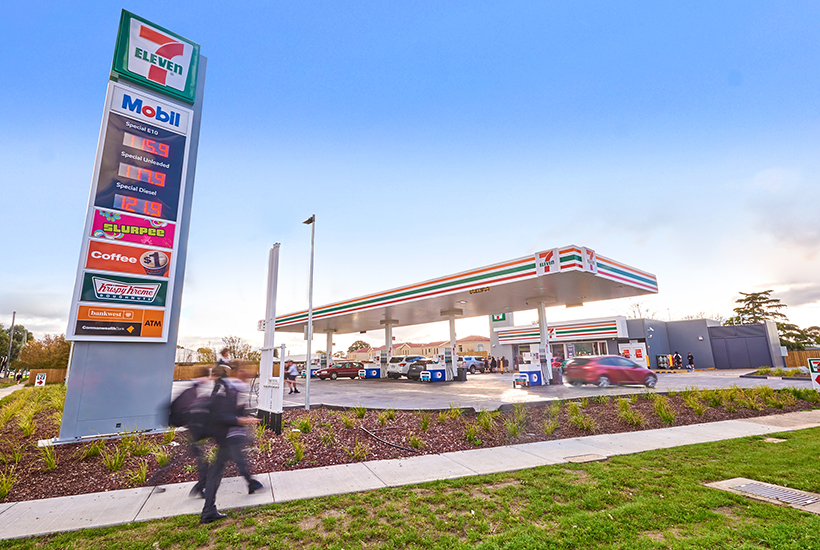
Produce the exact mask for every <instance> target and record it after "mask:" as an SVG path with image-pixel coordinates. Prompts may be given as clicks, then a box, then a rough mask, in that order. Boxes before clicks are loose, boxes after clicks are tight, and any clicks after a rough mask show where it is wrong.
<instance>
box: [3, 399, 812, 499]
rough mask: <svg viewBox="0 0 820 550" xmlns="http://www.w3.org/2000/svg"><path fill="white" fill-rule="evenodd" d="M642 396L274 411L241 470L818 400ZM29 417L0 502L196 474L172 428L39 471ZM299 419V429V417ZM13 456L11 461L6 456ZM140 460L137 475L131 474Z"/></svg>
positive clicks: (774, 409) (52, 429) (6, 468)
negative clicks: (511, 406)
mask: <svg viewBox="0 0 820 550" xmlns="http://www.w3.org/2000/svg"><path fill="white" fill-rule="evenodd" d="M737 391H738V392H740V394H743V391H746V392H749V390H739V389H738V390H737ZM652 395H653V394H651V393H643V394H639V395H636V396H634V397H633V398H632V400H631V402H630V404H629V409H630V410H631V411H632V414H633V418H635V416H634V415H638V414H639V415H641V416H642V417H643V423H641V424H640V425H635V424H631V423H629V422H627V421H626V420H624V418H623V416H622V414H621V412H620V411H621V410H622V408H623V406H624V404H623V403H621V406H620V407H619V406H618V405H619V404H618V401H617V400H616V399H612V398H604V397H599V398H595V399H585V400H579V399H576V400H573V401H572V403H575V405H571V404H570V402H563V403H561V405H560V408H559V407H556V406H555V405H554V404H553V405H552V406H550V405H537V406H527V407H524V406H519V407H517V408H516V409H515V410H513V411H509V412H499V411H496V412H492V413H490V412H483V413H480V414H476V413H474V412H463V411H460V410H458V409H452V408H451V409H448V410H446V411H441V412H439V411H433V412H428V413H421V412H417V411H366V412H365V413H364V416H363V417H362V418H359V417H358V416H357V415H356V414H355V411H354V410H353V409H350V410H347V411H332V410H329V409H324V408H319V409H316V410H313V411H310V412H307V411H304V410H291V411H285V413H284V417H283V425H284V426H285V429H284V431H283V434H282V435H281V436H277V435H276V434H274V433H273V432H270V431H267V432H265V433H264V434H263V436H262V438H256V437H254V438H253V439H252V441H251V443H250V444H249V446H248V450H247V456H248V462H249V464H250V467H251V472H253V473H264V472H277V471H285V470H291V469H303V468H317V467H322V466H331V465H334V464H348V463H352V462H359V461H366V460H384V459H391V458H402V457H410V456H415V455H418V454H436V453H443V452H449V451H459V450H467V449H475V448H481V447H494V446H500V445H509V444H517V443H529V442H535V441H547V440H553V439H566V438H573V437H581V436H587V435H596V434H611V433H621V432H630V431H640V430H649V429H654V428H664V427H668V426H683V425H689V424H699V423H704V422H716V421H721V420H731V419H742V418H750V417H757V416H765V415H773V414H784V413H789V412H794V411H801V410H809V409H812V408H815V407H817V406H819V405H818V403H817V401H816V399H817V393H816V392H808V391H804V392H802V393H798V394H795V393H794V392H789V391H786V390H784V391H779V392H775V395H776V396H780V398H779V399H780V400H779V401H778V400H777V399H778V398H776V399H775V400H771V399H769V400H767V399H765V398H758V399H757V400H755V401H748V402H747V403H751V404H752V406H753V407H758V408H757V409H755V408H749V406H747V405H743V404H739V403H740V402H729V407H728V408H727V406H725V405H718V406H708V405H709V403H708V400H705V399H702V400H701V401H700V402H701V404H702V405H704V406H706V407H707V408H705V410H704V411H701V412H702V414H697V413H696V411H695V410H694V409H693V407H692V404H691V403H692V402H691V400H690V402H689V404H687V402H686V401H685V399H684V395H682V394H675V395H672V396H669V397H666V398H661V399H665V402H666V404H667V410H668V411H670V412H671V413H672V414H673V416H674V419H673V421H672V423H671V424H670V423H667V422H665V421H664V420H663V419H662V418H661V416H659V414H658V413H657V412H656V409H655V399H654V398H652ZM806 399H814V400H815V401H810V400H806ZM573 410H574V412H575V413H576V421H573V419H572V414H571V412H572V411H573ZM425 414H426V417H427V420H426V421H427V423H428V425H427V426H426V429H425V427H424V426H423V424H424V423H425ZM578 414H581V415H583V416H584V417H586V418H587V419H588V421H589V420H591V422H592V423H593V424H594V425H591V426H590V425H587V426H586V429H584V428H583V427H581V426H580V425H581V424H583V423H582V422H578V421H577V415H578ZM34 419H35V421H36V426H37V428H36V431H35V432H34V433H33V434H32V435H30V436H28V437H24V436H23V434H22V431H21V429H20V427H19V426H18V425H17V424H16V422H15V421H14V420H11V421H9V422H7V423H6V424H5V425H4V426H3V427H2V428H0V458H2V462H4V463H5V464H0V473H2V474H3V475H4V476H11V477H13V478H14V480H15V481H14V484H13V485H12V486H11V488H10V490H9V491H8V494H7V495H6V496H5V497H4V498H3V499H0V502H14V501H24V500H32V499H42V498H48V497H57V496H65V495H77V494H84V493H92V492H99V491H110V490H114V489H124V488H129V487H135V486H145V485H160V484H166V483H178V482H183V481H195V480H196V469H195V467H194V464H195V462H194V460H193V459H192V458H191V457H190V456H189V454H188V450H187V447H186V445H185V438H184V432H179V433H177V434H176V436H175V438H174V440H173V441H171V442H170V443H168V442H166V438H164V437H163V436H162V435H152V436H144V437H142V438H139V437H137V438H136V439H134V438H131V439H132V441H131V443H130V445H129V444H126V443H123V442H122V440H120V439H114V440H109V441H107V442H105V445H104V447H103V453H102V454H97V455H95V456H91V457H88V458H85V459H81V456H80V455H81V453H82V452H83V450H84V449H86V447H87V446H88V445H90V444H89V443H83V444H70V445H60V446H56V447H53V449H54V451H55V454H56V459H57V460H56V462H57V465H56V468H54V469H51V470H49V469H48V468H47V466H46V460H45V458H44V455H43V451H42V450H41V449H38V447H37V441H38V440H41V439H48V438H51V437H54V436H56V435H57V434H58V432H59V424H58V422H57V420H56V419H55V418H54V411H50V412H48V411H44V412H40V413H38V414H37V415H36V416H35V417H34ZM307 419H309V424H310V426H309V428H308V426H307V425H306V422H307V421H308V420H307ZM668 419H669V417H668V416H667V420H668ZM297 426H299V427H300V428H301V430H299V431H294V430H297ZM488 428H489V429H488ZM308 429H309V431H308ZM368 432H369V433H368ZM288 435H290V437H288ZM468 437H469V440H468ZM391 444H392V445H391ZM299 446H301V449H302V457H301V459H298V460H297V458H298V456H297V454H298V453H297V450H298V447H299ZM414 446H415V447H418V448H414ZM118 447H119V448H122V449H125V448H126V447H127V448H128V449H127V452H126V453H125V454H126V458H125V460H124V462H123V464H122V467H121V468H120V469H118V470H117V471H113V472H112V471H110V470H109V468H108V467H107V466H106V464H105V461H104V460H103V455H104V454H106V453H107V454H108V455H109V457H110V456H111V455H113V453H115V452H116V450H117V449H118ZM146 447H148V448H151V449H152V450H151V452H148V454H142V455H141V456H139V455H137V454H135V453H137V452H142V453H144V452H145V448H146ZM212 447H213V446H212V445H211V448H212ZM138 448H142V451H138V450H137V449H138ZM157 450H161V451H162V452H164V453H166V454H167V455H168V456H169V457H170V463H169V464H168V465H167V466H165V467H160V466H159V464H158V460H157V456H156V454H155V451H157ZM15 451H16V452H15ZM15 454H16V455H17V458H19V460H18V459H15V458H14V456H15ZM142 464H144V466H143V473H144V478H143V477H142V476H141V475H140V473H141V472H140V466H141V465H142ZM225 475H226V476H233V475H238V473H237V472H236V469H235V467H234V466H233V465H230V466H229V468H228V470H227V471H226V473H225ZM0 481H2V478H0Z"/></svg>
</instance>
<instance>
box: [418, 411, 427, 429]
mask: <svg viewBox="0 0 820 550" xmlns="http://www.w3.org/2000/svg"><path fill="white" fill-rule="evenodd" d="M417 414H418V415H419V428H420V429H421V431H423V432H426V431H427V428H429V427H430V412H429V411H419V412H418V413H417Z"/></svg>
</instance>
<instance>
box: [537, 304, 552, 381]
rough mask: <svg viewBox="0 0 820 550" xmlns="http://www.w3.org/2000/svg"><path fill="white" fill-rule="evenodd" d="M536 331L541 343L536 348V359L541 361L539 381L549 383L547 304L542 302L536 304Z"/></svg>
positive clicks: (549, 356)
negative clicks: (537, 330) (539, 334)
mask: <svg viewBox="0 0 820 550" xmlns="http://www.w3.org/2000/svg"><path fill="white" fill-rule="evenodd" d="M538 329H539V331H540V332H541V341H540V342H539V346H538V348H539V349H538V357H539V358H540V359H541V379H542V380H544V381H546V382H547V383H549V381H551V380H552V354H551V353H550V335H549V330H548V329H547V304H546V302H542V301H539V302H538Z"/></svg>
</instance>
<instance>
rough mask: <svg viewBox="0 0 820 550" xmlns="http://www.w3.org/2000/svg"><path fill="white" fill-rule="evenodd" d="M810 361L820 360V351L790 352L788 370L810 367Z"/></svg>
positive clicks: (787, 362)
mask: <svg viewBox="0 0 820 550" xmlns="http://www.w3.org/2000/svg"><path fill="white" fill-rule="evenodd" d="M808 359H820V349H810V350H805V351H789V355H788V357H786V368H787V369H796V368H797V367H808V366H809V362H808Z"/></svg>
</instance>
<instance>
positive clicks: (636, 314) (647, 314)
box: [626, 302, 658, 319]
mask: <svg viewBox="0 0 820 550" xmlns="http://www.w3.org/2000/svg"><path fill="white" fill-rule="evenodd" d="M626 316H627V317H629V318H630V319H655V318H656V317H657V316H658V312H657V311H655V310H654V309H650V308H649V306H647V305H646V303H645V302H633V303H631V304H629V309H628V310H627V314H626Z"/></svg>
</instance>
